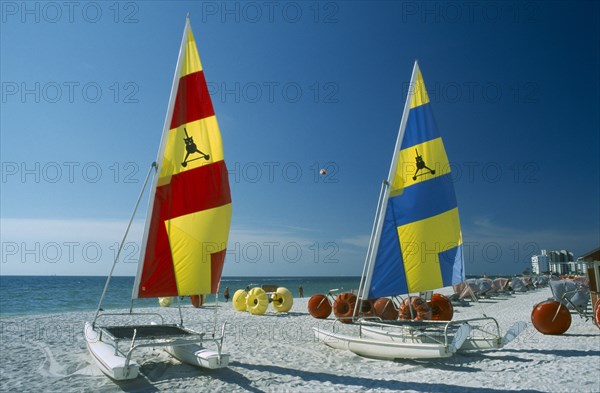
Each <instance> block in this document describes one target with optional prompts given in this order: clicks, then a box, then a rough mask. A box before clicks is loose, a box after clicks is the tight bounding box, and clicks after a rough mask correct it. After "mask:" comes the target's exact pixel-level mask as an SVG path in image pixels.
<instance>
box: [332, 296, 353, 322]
mask: <svg viewBox="0 0 600 393" xmlns="http://www.w3.org/2000/svg"><path fill="white" fill-rule="evenodd" d="M355 306H356V295H354V294H353V293H350V292H343V293H340V294H339V295H338V296H337V298H335V302H333V315H335V317H336V318H338V319H339V320H340V322H342V323H352V319H350V318H351V317H352V314H353V313H354V307H355Z"/></svg>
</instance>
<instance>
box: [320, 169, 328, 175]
mask: <svg viewBox="0 0 600 393" xmlns="http://www.w3.org/2000/svg"><path fill="white" fill-rule="evenodd" d="M319 173H320V174H321V176H325V175H326V174H327V171H326V170H325V168H323V169H321V170H320V171H319Z"/></svg>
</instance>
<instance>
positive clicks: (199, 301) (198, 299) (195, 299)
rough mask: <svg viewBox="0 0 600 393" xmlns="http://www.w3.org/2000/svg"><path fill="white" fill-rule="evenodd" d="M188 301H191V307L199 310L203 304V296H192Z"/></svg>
mask: <svg viewBox="0 0 600 393" xmlns="http://www.w3.org/2000/svg"><path fill="white" fill-rule="evenodd" d="M190 300H191V301H192V306H194V307H195V308H200V307H202V305H203V304H204V295H192V296H190Z"/></svg>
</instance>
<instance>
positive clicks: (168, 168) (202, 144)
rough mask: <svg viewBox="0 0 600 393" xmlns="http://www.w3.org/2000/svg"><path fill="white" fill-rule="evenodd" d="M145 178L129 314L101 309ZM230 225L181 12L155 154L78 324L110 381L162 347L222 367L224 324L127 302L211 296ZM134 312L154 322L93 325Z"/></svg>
mask: <svg viewBox="0 0 600 393" xmlns="http://www.w3.org/2000/svg"><path fill="white" fill-rule="evenodd" d="M151 175H154V176H151ZM150 178H152V182H151V189H150V198H149V206H148V213H147V217H146V225H145V229H144V237H143V243H142V248H141V255H140V262H139V264H138V271H137V275H136V277H135V283H134V287H133V292H132V296H131V307H130V309H129V312H128V313H109V312H101V310H102V309H101V306H102V301H103V299H104V296H105V294H106V290H107V289H108V286H109V283H110V278H111V276H112V274H113V272H114V269H115V266H116V263H117V261H118V259H119V254H120V252H121V249H122V247H123V244H124V243H125V239H126V237H127V234H128V232H129V228H130V227H131V223H132V221H133V218H134V216H135V213H136V211H137V208H138V206H139V203H140V200H141V198H142V196H143V193H144V190H145V188H146V186H147V184H148V182H149V180H150ZM230 223H231V194H230V190H229V180H228V177H227V168H226V166H225V161H224V159H223V148H222V143H221V135H220V131H219V126H218V123H217V119H216V117H215V114H214V110H213V106H212V103H211V100H210V96H209V93H208V89H207V85H206V80H205V77H204V72H203V69H202V64H201V62H200V57H199V56H198V50H197V48H196V42H195V40H194V36H193V34H192V30H191V27H190V21H189V17H188V18H186V23H185V29H184V33H183V38H182V41H181V46H180V49H179V57H178V61H177V67H176V70H175V76H174V78H173V85H172V88H171V97H170V100H169V106H168V110H167V115H166V118H165V123H164V127H163V134H162V139H161V143H160V148H159V152H158V159H157V160H156V162H154V163H153V164H152V167H151V168H150V170H149V172H148V175H147V176H146V179H145V181H144V186H143V188H142V191H141V193H140V196H139V198H138V200H137V203H136V206H135V208H134V211H133V214H132V217H131V220H130V222H129V225H128V227H127V230H126V231H125V236H124V238H123V241H122V242H121V246H120V248H119V250H118V252H117V255H116V258H115V261H114V263H113V266H112V268H111V271H110V274H109V276H108V278H107V280H106V284H105V287H104V291H103V293H102V296H101V297H100V302H99V304H98V310H97V311H96V314H95V316H94V319H93V320H92V321H89V322H86V324H85V338H86V343H87V347H88V349H89V352H90V354H91V355H92V357H93V359H94V360H95V362H96V363H97V365H98V366H99V367H100V369H101V370H102V371H103V372H104V373H105V374H106V375H108V376H109V377H111V378H113V379H116V380H123V379H132V378H135V377H136V376H137V375H138V372H139V364H138V363H137V362H135V360H133V354H134V352H136V351H137V350H138V349H140V348H145V347H164V348H165V349H166V350H167V351H168V352H169V353H170V354H171V355H173V356H175V357H176V358H178V359H179V360H181V361H182V362H186V363H189V364H193V365H197V366H200V367H207V368H220V367H226V366H227V364H228V362H229V355H228V354H225V353H223V352H222V344H223V338H224V331H225V325H223V326H222V327H221V330H220V333H219V332H216V331H213V332H212V334H210V335H209V334H207V333H204V332H197V331H194V330H191V329H188V328H185V327H184V326H183V314H182V312H181V307H180V308H179V316H180V320H179V323H177V324H165V323H164V318H163V317H162V316H161V315H160V314H156V313H134V312H133V301H134V299H137V298H153V297H167V296H174V297H177V299H179V297H180V296H193V295H204V294H208V293H218V286H219V282H220V279H221V272H222V269H223V263H224V260H225V251H226V247H227V240H228V236H229V227H230ZM140 315H144V316H145V317H148V316H150V317H155V318H156V321H153V322H151V323H150V324H147V325H140V324H135V323H131V324H122V323H111V324H101V323H100V321H114V320H119V321H121V320H122V319H123V318H125V317H127V318H129V319H131V318H132V317H135V318H138V319H139V318H142V317H140ZM215 330H217V329H216V326H215ZM207 343H212V344H214V347H215V349H208V348H206V347H205V345H206V344H207Z"/></svg>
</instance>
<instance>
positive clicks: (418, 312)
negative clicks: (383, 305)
mask: <svg viewBox="0 0 600 393" xmlns="http://www.w3.org/2000/svg"><path fill="white" fill-rule="evenodd" d="M409 301H410V302H411V305H412V311H413V313H412V315H411V312H410V311H411V310H410V307H409V305H408V302H409ZM398 316H399V317H400V319H404V320H410V319H412V320H415V321H427V320H430V319H431V308H430V307H429V305H428V304H427V302H426V301H425V299H423V298H422V297H419V296H410V297H407V298H406V299H404V300H403V301H402V304H401V305H400V309H399V310H398Z"/></svg>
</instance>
